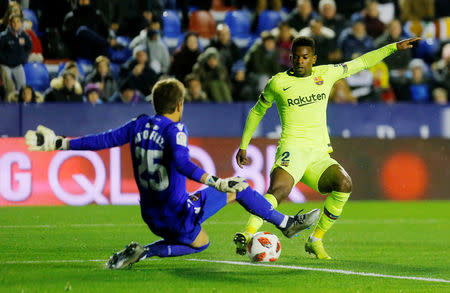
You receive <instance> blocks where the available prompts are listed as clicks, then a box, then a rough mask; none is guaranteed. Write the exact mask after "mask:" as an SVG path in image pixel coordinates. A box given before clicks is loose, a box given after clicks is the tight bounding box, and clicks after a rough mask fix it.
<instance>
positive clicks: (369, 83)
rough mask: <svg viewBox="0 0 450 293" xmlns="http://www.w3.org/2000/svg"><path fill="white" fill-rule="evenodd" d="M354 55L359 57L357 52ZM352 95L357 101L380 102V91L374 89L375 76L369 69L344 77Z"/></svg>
mask: <svg viewBox="0 0 450 293" xmlns="http://www.w3.org/2000/svg"><path fill="white" fill-rule="evenodd" d="M354 57H355V58H356V57H359V56H358V55H357V54H355V55H354ZM346 80H347V83H348V85H349V86H350V89H351V91H352V95H353V96H354V97H355V98H356V99H357V100H358V103H359V102H381V101H382V99H381V91H380V90H375V88H374V86H375V77H374V75H373V73H372V71H370V70H367V69H366V70H362V71H360V72H358V73H356V74H353V75H350V76H349V77H347V78H346Z"/></svg>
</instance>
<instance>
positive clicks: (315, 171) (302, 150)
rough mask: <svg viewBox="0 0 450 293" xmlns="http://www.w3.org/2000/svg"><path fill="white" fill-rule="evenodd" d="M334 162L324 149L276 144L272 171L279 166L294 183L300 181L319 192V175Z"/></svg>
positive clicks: (335, 162)
mask: <svg viewBox="0 0 450 293" xmlns="http://www.w3.org/2000/svg"><path fill="white" fill-rule="evenodd" d="M335 164H337V165H339V163H338V162H337V161H336V160H335V159H333V158H331V157H330V154H329V153H328V150H326V149H316V148H313V147H298V146H283V145H278V148H277V153H276V155H275V164H274V165H273V167H272V171H273V169H275V168H277V167H280V168H282V169H283V170H285V171H286V172H288V173H289V174H290V175H291V176H292V178H293V179H294V185H295V184H297V183H298V182H299V181H300V182H302V183H304V184H306V185H308V186H309V187H311V188H312V189H314V190H315V191H317V192H320V191H319V186H318V184H319V179H320V176H321V175H322V173H323V172H324V171H325V170H326V169H327V168H328V167H330V166H331V165H335Z"/></svg>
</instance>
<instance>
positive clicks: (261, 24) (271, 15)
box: [256, 10, 282, 34]
mask: <svg viewBox="0 0 450 293" xmlns="http://www.w3.org/2000/svg"><path fill="white" fill-rule="evenodd" d="M281 20H282V17H281V13H280V12H278V11H273V10H264V11H263V12H261V14H260V15H259V18H258V25H257V29H256V31H257V33H258V34H261V32H263V31H269V30H271V29H273V28H275V27H276V26H277V25H278V23H280V21H281Z"/></svg>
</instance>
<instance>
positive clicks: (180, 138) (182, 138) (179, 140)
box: [177, 131, 187, 147]
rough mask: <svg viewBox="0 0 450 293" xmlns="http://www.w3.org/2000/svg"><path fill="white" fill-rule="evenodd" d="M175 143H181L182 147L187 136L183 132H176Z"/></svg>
mask: <svg viewBox="0 0 450 293" xmlns="http://www.w3.org/2000/svg"><path fill="white" fill-rule="evenodd" d="M177 145H181V146H184V147H187V136H186V133H184V132H181V131H180V132H178V133H177Z"/></svg>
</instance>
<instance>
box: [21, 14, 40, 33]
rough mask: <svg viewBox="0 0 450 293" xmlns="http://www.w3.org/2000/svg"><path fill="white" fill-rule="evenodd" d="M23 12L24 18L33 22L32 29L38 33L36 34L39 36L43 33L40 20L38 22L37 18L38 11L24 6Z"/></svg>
mask: <svg viewBox="0 0 450 293" xmlns="http://www.w3.org/2000/svg"><path fill="white" fill-rule="evenodd" d="M22 12H23V18H24V19H25V20H29V21H30V22H31V24H32V25H31V29H32V30H33V31H34V32H35V33H36V35H37V36H40V35H42V34H41V33H40V32H39V22H38V18H37V15H36V13H34V11H33V10H31V9H27V8H23V9H22Z"/></svg>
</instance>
